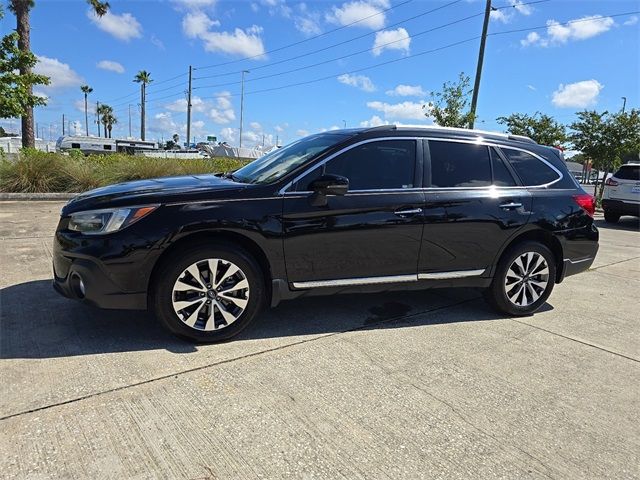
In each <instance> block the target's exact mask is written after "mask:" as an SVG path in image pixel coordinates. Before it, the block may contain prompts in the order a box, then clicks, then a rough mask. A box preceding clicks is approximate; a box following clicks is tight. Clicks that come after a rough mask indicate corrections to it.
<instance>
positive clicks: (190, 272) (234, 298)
mask: <svg viewBox="0 0 640 480" xmlns="http://www.w3.org/2000/svg"><path fill="white" fill-rule="evenodd" d="M264 298H265V288H264V279H263V276H262V272H261V270H260V267H259V265H258V264H257V262H256V261H255V260H254V259H253V258H252V257H251V255H249V254H248V253H247V252H245V251H244V250H242V249H240V248H238V247H235V246H233V245H230V244H229V245H227V244H224V243H220V244H215V245H212V244H210V243H208V244H194V245H191V246H188V247H187V248H185V249H184V250H182V251H181V252H180V254H178V255H175V256H174V255H171V256H170V257H169V258H168V259H167V260H165V261H164V262H163V263H162V265H160V267H159V268H158V271H157V274H156V275H155V284H154V286H153V291H152V295H151V305H152V308H153V310H154V312H155V314H156V316H157V317H158V319H159V320H160V322H161V323H162V324H163V325H164V326H165V327H166V328H167V329H169V330H170V331H171V332H173V333H174V334H176V335H179V336H181V337H185V338H188V339H190V340H193V341H196V342H218V341H222V340H227V339H229V338H231V337H233V336H235V335H237V334H238V333H240V332H241V331H242V330H243V329H244V328H246V327H247V325H249V323H250V322H251V321H252V320H253V319H254V317H255V316H256V314H257V313H258V312H259V311H260V309H261V307H262V305H263V304H264Z"/></svg>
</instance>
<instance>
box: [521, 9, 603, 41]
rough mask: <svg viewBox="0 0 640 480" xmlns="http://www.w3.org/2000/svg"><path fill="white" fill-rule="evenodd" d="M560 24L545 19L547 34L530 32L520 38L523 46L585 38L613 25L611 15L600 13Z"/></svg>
mask: <svg viewBox="0 0 640 480" xmlns="http://www.w3.org/2000/svg"><path fill="white" fill-rule="evenodd" d="M570 22H571V23H569V22H566V24H564V25H563V24H560V23H559V22H557V21H555V20H548V21H547V34H546V36H545V37H543V36H541V35H539V34H537V33H535V32H530V33H529V34H527V36H526V38H524V39H522V40H520V44H521V45H522V46H523V47H527V46H529V45H539V46H541V47H548V46H551V45H558V44H565V43H567V42H569V41H572V40H573V41H576V40H586V39H588V38H592V37H595V36H597V35H600V34H602V33H605V32H608V31H609V30H611V28H613V27H614V26H615V22H614V21H613V18H611V17H603V16H602V15H590V16H586V17H581V18H578V19H575V20H571V21H570Z"/></svg>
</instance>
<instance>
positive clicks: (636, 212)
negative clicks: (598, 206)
mask: <svg viewBox="0 0 640 480" xmlns="http://www.w3.org/2000/svg"><path fill="white" fill-rule="evenodd" d="M602 209H603V210H604V211H609V212H615V213H619V214H620V215H633V216H634V217H640V204H639V203H631V202H623V201H622V200H609V199H606V198H603V199H602Z"/></svg>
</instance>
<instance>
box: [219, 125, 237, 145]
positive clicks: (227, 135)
mask: <svg viewBox="0 0 640 480" xmlns="http://www.w3.org/2000/svg"><path fill="white" fill-rule="evenodd" d="M220 140H222V141H223V142H228V143H230V144H234V143H235V140H236V132H235V130H234V129H233V128H231V127H225V128H223V129H222V130H220Z"/></svg>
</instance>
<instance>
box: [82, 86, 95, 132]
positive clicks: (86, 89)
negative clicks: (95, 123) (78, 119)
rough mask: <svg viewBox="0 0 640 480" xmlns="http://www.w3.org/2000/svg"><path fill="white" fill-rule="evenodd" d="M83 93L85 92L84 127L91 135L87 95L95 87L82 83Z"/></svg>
mask: <svg viewBox="0 0 640 480" xmlns="http://www.w3.org/2000/svg"><path fill="white" fill-rule="evenodd" d="M80 90H81V91H82V93H84V127H85V129H86V131H87V137H88V136H89V105H88V103H87V97H88V96H89V94H90V93H91V92H93V88H91V87H90V86H89V85H82V86H81V87H80Z"/></svg>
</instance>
